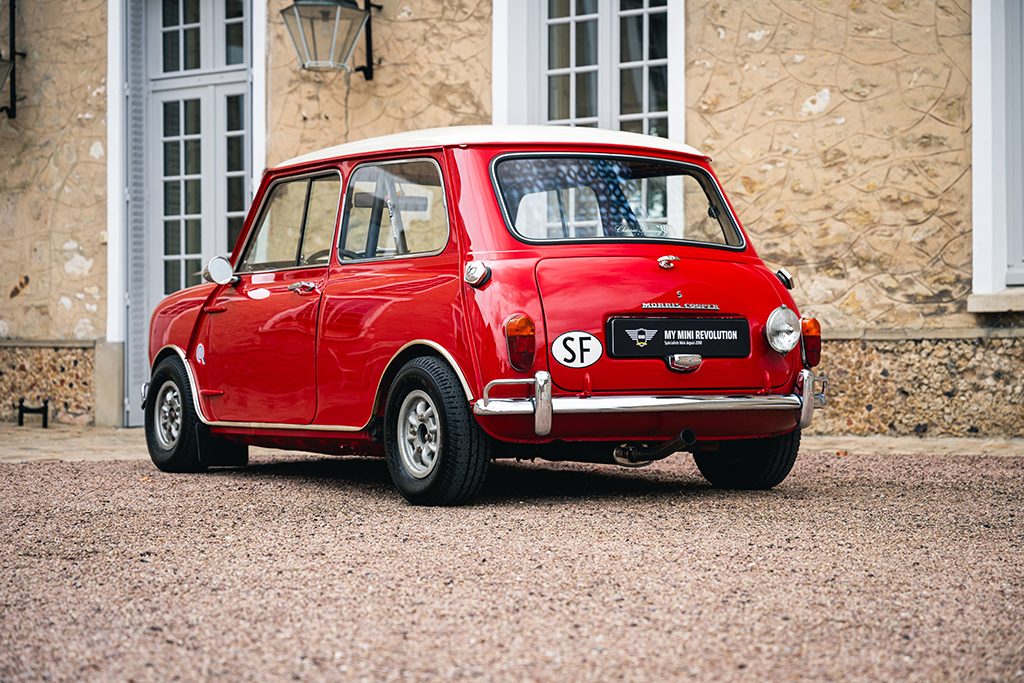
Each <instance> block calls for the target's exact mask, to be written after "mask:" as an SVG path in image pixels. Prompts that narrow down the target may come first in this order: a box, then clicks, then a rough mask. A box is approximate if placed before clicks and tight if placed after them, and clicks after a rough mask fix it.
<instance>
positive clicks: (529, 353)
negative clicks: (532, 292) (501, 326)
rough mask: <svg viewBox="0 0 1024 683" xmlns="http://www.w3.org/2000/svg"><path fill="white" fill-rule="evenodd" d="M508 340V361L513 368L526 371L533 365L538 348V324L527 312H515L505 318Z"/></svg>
mask: <svg viewBox="0 0 1024 683" xmlns="http://www.w3.org/2000/svg"><path fill="white" fill-rule="evenodd" d="M505 339H506V340H507V341H508V362H509V363H510V364H511V365H512V367H513V368H515V369H516V370H520V371H526V370H529V369H530V368H532V367H533V357H534V353H535V352H536V348H537V326H536V325H534V324H533V320H531V319H530V316H528V315H526V314H525V313H513V314H512V315H510V316H509V317H508V319H507V320H505Z"/></svg>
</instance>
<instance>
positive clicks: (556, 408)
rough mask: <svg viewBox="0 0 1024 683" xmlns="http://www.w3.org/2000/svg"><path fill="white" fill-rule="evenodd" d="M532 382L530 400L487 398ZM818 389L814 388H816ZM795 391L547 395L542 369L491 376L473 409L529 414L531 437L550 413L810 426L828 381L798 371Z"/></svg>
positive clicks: (540, 432)
mask: <svg viewBox="0 0 1024 683" xmlns="http://www.w3.org/2000/svg"><path fill="white" fill-rule="evenodd" d="M523 384H527V385H532V386H533V396H531V397H530V398H490V393H491V390H492V389H493V388H494V387H496V386H507V385H523ZM819 387H820V391H818V390H817V389H818V388H819ZM796 389H797V393H793V394H767V395H761V396H756V395H724V394H723V395H707V394H695V395H683V396H589V397H586V398H582V397H579V396H555V397H552V395H551V375H550V374H549V373H547V372H544V371H543V370H542V371H540V372H538V373H537V374H536V375H534V376H533V377H532V378H529V379H526V378H524V379H496V380H493V381H491V382H488V384H487V386H486V387H484V392H483V396H482V397H481V398H480V400H478V401H477V402H476V403H475V404H474V405H473V412H474V413H475V414H476V415H483V416H501V415H533V424H534V432H535V433H536V435H537V436H546V435H548V434H550V433H551V421H552V417H553V416H554V415H574V414H575V415H579V414H595V415H599V414H609V413H614V414H629V413H709V412H711V413H723V412H751V411H753V412H757V411H768V410H788V411H796V412H799V422H798V424H799V426H800V427H801V428H803V427H806V426H807V425H809V424H811V419H812V418H813V417H814V409H815V408H821V407H823V406H824V405H825V401H826V397H825V395H826V393H827V391H828V379H827V378H826V377H825V376H824V375H822V376H820V377H815V376H814V373H812V372H811V371H810V370H801V371H800V374H799V376H798V377H797V382H796Z"/></svg>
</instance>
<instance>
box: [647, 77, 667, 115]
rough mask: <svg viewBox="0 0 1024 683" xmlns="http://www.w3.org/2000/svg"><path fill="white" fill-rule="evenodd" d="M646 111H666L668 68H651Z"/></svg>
mask: <svg viewBox="0 0 1024 683" xmlns="http://www.w3.org/2000/svg"><path fill="white" fill-rule="evenodd" d="M647 111H668V67H667V66H652V67H651V69H650V83H649V85H648V90H647Z"/></svg>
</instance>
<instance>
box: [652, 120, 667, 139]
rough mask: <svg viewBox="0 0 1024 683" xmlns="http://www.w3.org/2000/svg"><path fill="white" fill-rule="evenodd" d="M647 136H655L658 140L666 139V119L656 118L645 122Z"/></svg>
mask: <svg viewBox="0 0 1024 683" xmlns="http://www.w3.org/2000/svg"><path fill="white" fill-rule="evenodd" d="M647 134H648V135H656V136H658V137H659V138H667V137H668V119H665V118H657V119H651V120H650V121H648V122H647Z"/></svg>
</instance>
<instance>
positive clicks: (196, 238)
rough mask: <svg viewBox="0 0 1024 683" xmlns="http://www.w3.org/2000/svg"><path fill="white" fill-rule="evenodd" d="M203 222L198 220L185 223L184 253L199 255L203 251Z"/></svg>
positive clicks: (193, 219)
mask: <svg viewBox="0 0 1024 683" xmlns="http://www.w3.org/2000/svg"><path fill="white" fill-rule="evenodd" d="M202 226H203V222H202V221H201V220H199V219H198V218H189V219H188V220H186V221H185V253H186V254H201V253H202V251H203V228H202Z"/></svg>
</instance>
